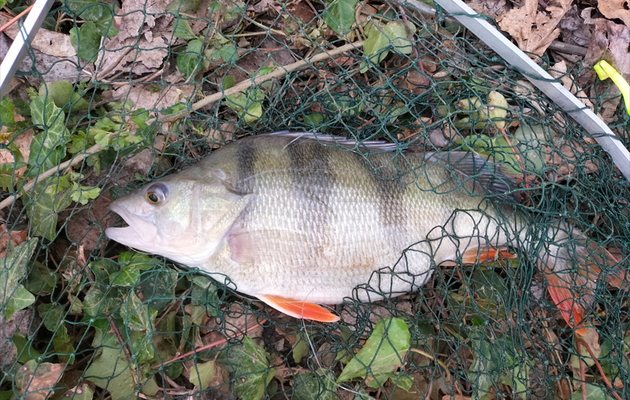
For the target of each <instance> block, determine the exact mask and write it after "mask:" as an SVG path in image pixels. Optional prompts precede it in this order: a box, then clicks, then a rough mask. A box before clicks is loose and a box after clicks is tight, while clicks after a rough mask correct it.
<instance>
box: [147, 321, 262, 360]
mask: <svg viewBox="0 0 630 400" xmlns="http://www.w3.org/2000/svg"><path fill="white" fill-rule="evenodd" d="M265 322H267V320H265V319H263V320H262V321H260V322H258V323H256V324H255V325H252V326H250V327H249V328H248V329H247V330H246V331H245V333H247V332H249V331H251V330H253V329H256V328H258V327H259V326H260V325H262V324H264V323H265ZM239 335H240V333H238V334H236V335H235V336H233V337H231V338H224V339H221V340H217V341H216V342H212V343H209V344H206V345H203V346H201V347H198V348H196V349H195V350H193V351H189V352H188V353H184V354H182V355H181V356H178V357H175V358H173V359H170V360H169V361H167V362H165V363H162V364H160V365H156V366H154V367H153V368H160V367H164V366H165V365H168V364H171V363H173V362H175V361H177V360H181V359H182V358H186V357H188V356H192V355H194V354H197V353H199V352H200V351H204V350H208V349H211V348H213V347H214V346H218V345H220V344H223V343H226V342H227V341H228V340H230V339H235V338H237V337H238V336H239Z"/></svg>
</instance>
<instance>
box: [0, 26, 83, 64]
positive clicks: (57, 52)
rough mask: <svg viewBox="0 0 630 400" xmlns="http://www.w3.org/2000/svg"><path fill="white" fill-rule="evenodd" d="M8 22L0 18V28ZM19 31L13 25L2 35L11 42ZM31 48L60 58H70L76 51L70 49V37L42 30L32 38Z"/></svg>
mask: <svg viewBox="0 0 630 400" xmlns="http://www.w3.org/2000/svg"><path fill="white" fill-rule="evenodd" d="M8 21H9V19H8V18H5V17H3V16H0V26H2V25H4V24H5V23H7V22H8ZM19 29H20V28H19V25H18V24H13V25H11V26H10V27H8V28H7V29H6V30H5V31H4V33H6V34H7V36H9V37H10V38H11V39H12V40H15V38H16V37H17V35H18V32H19ZM31 46H32V47H33V48H34V49H37V50H39V51H41V52H42V53H44V54H48V55H50V56H55V57H60V58H72V57H76V55H77V52H76V50H75V49H74V47H72V44H70V35H66V34H63V33H58V32H53V31H49V30H47V29H43V28H42V29H40V30H38V31H37V35H35V37H34V38H33V41H32V42H31Z"/></svg>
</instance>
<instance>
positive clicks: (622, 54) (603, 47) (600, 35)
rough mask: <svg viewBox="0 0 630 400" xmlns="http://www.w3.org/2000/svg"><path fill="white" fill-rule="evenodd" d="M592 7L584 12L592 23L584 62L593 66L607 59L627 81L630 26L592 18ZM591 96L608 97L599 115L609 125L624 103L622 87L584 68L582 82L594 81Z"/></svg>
mask: <svg viewBox="0 0 630 400" xmlns="http://www.w3.org/2000/svg"><path fill="white" fill-rule="evenodd" d="M593 11H594V9H593V8H587V9H585V10H584V11H582V18H584V23H585V24H587V25H592V26H593V35H592V40H591V43H590V45H589V47H588V51H587V53H586V56H585V57H584V64H585V65H586V66H589V67H592V66H593V65H595V64H596V63H597V62H599V61H600V60H606V61H608V62H609V63H610V64H611V65H612V66H613V67H614V68H615V69H616V70H617V71H618V72H619V73H620V74H621V75H622V76H623V77H624V79H626V81H630V51H629V49H628V43H630V29H628V27H627V26H625V25H621V24H615V23H614V22H612V21H608V20H606V19H604V18H591V15H592V13H593ZM595 81H596V82H597V83H596V84H595V85H593V86H592V88H591V91H590V92H589V95H590V96H591V97H593V98H594V97H601V96H606V98H605V99H604V100H603V101H601V102H600V104H599V106H600V107H601V108H600V111H599V114H598V115H599V117H600V118H601V119H602V120H603V121H604V122H605V123H607V124H609V123H611V122H614V121H616V120H617V109H618V108H619V106H620V104H621V96H619V94H620V93H621V92H620V90H619V88H618V87H617V86H615V85H611V84H610V82H608V81H604V82H599V80H598V79H597V76H596V74H595V72H594V71H593V70H592V69H584V71H583V72H582V73H581V74H580V76H579V77H578V79H577V82H578V84H579V85H581V86H583V87H585V86H587V85H590V84H591V83H593V82H595Z"/></svg>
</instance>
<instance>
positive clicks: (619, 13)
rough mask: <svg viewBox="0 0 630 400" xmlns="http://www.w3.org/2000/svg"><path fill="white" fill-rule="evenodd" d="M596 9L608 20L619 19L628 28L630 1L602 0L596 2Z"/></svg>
mask: <svg viewBox="0 0 630 400" xmlns="http://www.w3.org/2000/svg"><path fill="white" fill-rule="evenodd" d="M597 8H598V9H599V11H600V12H601V13H602V14H604V17H606V18H608V19H615V18H619V19H620V20H622V21H623V23H624V24H626V27H629V28H630V1H628V0H603V1H598V2H597Z"/></svg>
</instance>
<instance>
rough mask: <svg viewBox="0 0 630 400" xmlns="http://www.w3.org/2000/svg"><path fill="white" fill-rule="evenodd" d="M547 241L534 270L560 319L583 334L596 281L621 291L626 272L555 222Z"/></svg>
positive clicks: (603, 251) (607, 255)
mask: <svg viewBox="0 0 630 400" xmlns="http://www.w3.org/2000/svg"><path fill="white" fill-rule="evenodd" d="M547 239H548V240H549V242H548V243H546V245H545V246H543V249H542V250H541V252H540V257H539V258H538V260H539V261H538V264H539V265H538V267H539V269H540V270H541V271H542V272H543V273H544V274H545V277H546V278H547V282H548V286H547V290H548V292H549V295H550V296H551V299H552V300H553V302H554V303H555V304H556V306H557V307H558V309H559V310H560V313H561V314H562V317H563V318H564V320H565V321H566V322H567V324H568V325H569V326H570V327H572V328H574V329H576V333H578V334H580V335H584V334H586V328H585V326H586V325H585V317H586V315H587V313H588V312H589V311H590V309H591V307H592V305H593V302H594V300H595V289H596V288H597V283H598V281H599V280H600V279H602V278H603V279H604V280H605V281H606V282H607V283H608V284H610V285H611V286H614V287H617V288H624V287H626V286H627V284H628V280H627V277H626V273H625V272H623V271H622V270H621V268H620V265H619V264H618V263H617V262H616V260H615V258H614V257H613V256H612V254H610V252H608V250H606V249H605V248H604V247H603V246H601V245H599V244H598V243H596V242H595V241H594V240H592V239H590V238H588V237H587V236H586V235H585V234H584V233H582V232H581V231H580V230H578V229H577V228H573V227H571V226H570V225H568V224H565V223H557V224H556V225H555V226H553V227H552V228H550V229H549V231H548V233H547ZM602 269H603V270H602Z"/></svg>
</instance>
